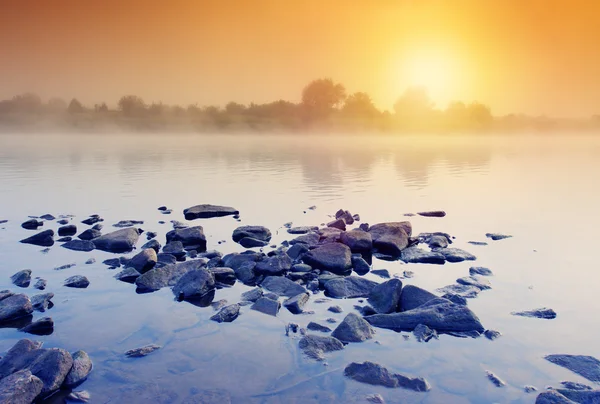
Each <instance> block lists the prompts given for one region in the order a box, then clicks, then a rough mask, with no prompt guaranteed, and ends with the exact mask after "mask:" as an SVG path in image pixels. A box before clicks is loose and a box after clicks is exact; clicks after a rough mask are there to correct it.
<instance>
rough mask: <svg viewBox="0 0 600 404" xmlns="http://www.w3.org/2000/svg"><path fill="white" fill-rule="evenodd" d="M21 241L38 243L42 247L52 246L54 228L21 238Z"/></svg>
mask: <svg viewBox="0 0 600 404" xmlns="http://www.w3.org/2000/svg"><path fill="white" fill-rule="evenodd" d="M21 243H24V244H33V245H38V246H41V247H52V246H53V245H54V230H51V229H48V230H44V231H42V232H40V233H37V234H34V235H33V236H31V237H27V238H25V239H23V240H21Z"/></svg>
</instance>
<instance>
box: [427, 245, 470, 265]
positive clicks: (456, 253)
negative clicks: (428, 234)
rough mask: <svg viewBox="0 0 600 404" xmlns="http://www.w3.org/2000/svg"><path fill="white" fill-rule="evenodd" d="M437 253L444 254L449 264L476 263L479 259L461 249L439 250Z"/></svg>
mask: <svg viewBox="0 0 600 404" xmlns="http://www.w3.org/2000/svg"><path fill="white" fill-rule="evenodd" d="M435 252H437V253H440V254H442V255H443V256H444V258H445V259H446V261H448V262H462V261H474V260H476V259H477V257H476V256H474V255H473V254H471V253H469V252H467V251H465V250H461V249H460V248H438V249H436V250H435Z"/></svg>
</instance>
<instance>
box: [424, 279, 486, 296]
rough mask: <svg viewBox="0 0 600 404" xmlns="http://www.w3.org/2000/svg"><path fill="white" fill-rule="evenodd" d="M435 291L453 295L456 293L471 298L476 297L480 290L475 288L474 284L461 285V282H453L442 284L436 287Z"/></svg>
mask: <svg viewBox="0 0 600 404" xmlns="http://www.w3.org/2000/svg"><path fill="white" fill-rule="evenodd" d="M435 291H436V292H438V293H441V294H453V295H458V296H461V297H464V298H466V299H472V298H474V297H477V295H479V292H481V289H479V288H476V287H475V286H471V285H461V284H458V283H455V284H452V285H447V286H444V287H443V288H438V289H436V290H435Z"/></svg>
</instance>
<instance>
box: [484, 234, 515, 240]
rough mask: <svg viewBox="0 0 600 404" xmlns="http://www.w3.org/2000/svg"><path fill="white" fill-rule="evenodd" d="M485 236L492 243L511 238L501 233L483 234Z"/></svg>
mask: <svg viewBox="0 0 600 404" xmlns="http://www.w3.org/2000/svg"><path fill="white" fill-rule="evenodd" d="M485 236H486V237H487V238H491V239H492V240H494V241H497V240H504V239H505V238H511V237H512V236H510V235H508V234H501V233H485Z"/></svg>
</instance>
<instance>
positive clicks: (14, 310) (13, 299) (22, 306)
mask: <svg viewBox="0 0 600 404" xmlns="http://www.w3.org/2000/svg"><path fill="white" fill-rule="evenodd" d="M32 312H33V306H32V305H31V302H30V301H29V297H27V296H26V295H23V294H17V295H11V296H8V297H6V298H4V299H2V300H0V323H3V322H7V321H10V320H16V319H18V318H22V317H26V316H28V315H30V314H31V313H32Z"/></svg>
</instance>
